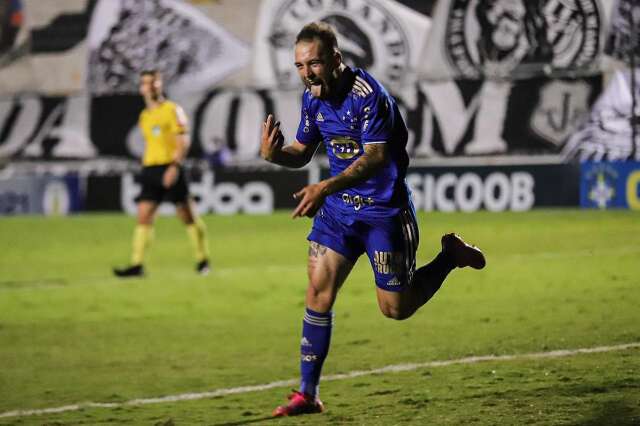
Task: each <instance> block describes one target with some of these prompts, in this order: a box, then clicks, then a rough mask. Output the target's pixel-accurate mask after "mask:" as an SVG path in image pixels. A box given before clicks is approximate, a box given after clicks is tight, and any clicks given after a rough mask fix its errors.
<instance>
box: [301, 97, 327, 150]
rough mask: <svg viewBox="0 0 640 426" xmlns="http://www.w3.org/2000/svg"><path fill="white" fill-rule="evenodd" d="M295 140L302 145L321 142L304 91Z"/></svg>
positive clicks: (320, 136)
mask: <svg viewBox="0 0 640 426" xmlns="http://www.w3.org/2000/svg"><path fill="white" fill-rule="evenodd" d="M296 140H297V141H298V142H300V143H301V144H303V145H309V144H314V143H317V142H320V141H321V140H322V135H320V130H318V126H317V125H316V121H315V117H314V115H313V112H312V111H311V107H310V105H309V101H308V96H307V92H306V91H305V92H304V93H303V95H302V111H301V112H300V124H299V125H298V132H297V133H296Z"/></svg>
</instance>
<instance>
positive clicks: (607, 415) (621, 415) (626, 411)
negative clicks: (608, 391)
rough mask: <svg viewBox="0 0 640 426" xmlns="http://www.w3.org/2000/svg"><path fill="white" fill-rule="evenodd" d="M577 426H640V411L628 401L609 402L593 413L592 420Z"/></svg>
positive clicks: (576, 425) (576, 424) (579, 423)
mask: <svg viewBox="0 0 640 426" xmlns="http://www.w3.org/2000/svg"><path fill="white" fill-rule="evenodd" d="M574 425H575V426H601V425H616V426H631V425H640V409H639V408H638V406H637V405H635V406H632V405H630V404H628V403H627V401H624V400H622V401H608V402H606V403H604V404H602V406H601V407H600V408H597V409H595V410H594V411H593V413H592V415H591V418H590V419H587V420H584V421H581V422H578V423H575V424H574Z"/></svg>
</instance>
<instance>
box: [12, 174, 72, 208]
mask: <svg viewBox="0 0 640 426" xmlns="http://www.w3.org/2000/svg"><path fill="white" fill-rule="evenodd" d="M82 209H83V197H82V194H81V186H80V178H79V177H78V175H73V174H69V175H66V176H63V177H53V176H14V177H9V178H0V215H17V214H45V215H67V214H70V213H75V212H79V211H81V210H82Z"/></svg>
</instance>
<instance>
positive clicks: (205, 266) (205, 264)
mask: <svg viewBox="0 0 640 426" xmlns="http://www.w3.org/2000/svg"><path fill="white" fill-rule="evenodd" d="M196 272H197V273H198V274H199V275H203V276H204V275H209V272H211V268H210V267H209V261H208V260H207V259H205V260H203V261H201V262H198V264H197V265H196Z"/></svg>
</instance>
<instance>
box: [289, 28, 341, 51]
mask: <svg viewBox="0 0 640 426" xmlns="http://www.w3.org/2000/svg"><path fill="white" fill-rule="evenodd" d="M315 39H318V40H320V41H321V42H322V47H323V48H325V49H327V50H328V51H329V52H338V39H337V38H336V32H335V30H334V29H333V27H332V26H331V25H329V24H327V23H326V22H321V21H316V22H311V23H309V24H307V25H305V26H304V27H302V29H301V30H300V32H299V33H298V35H297V36H296V44H298V43H299V42H301V41H313V40H315Z"/></svg>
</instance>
